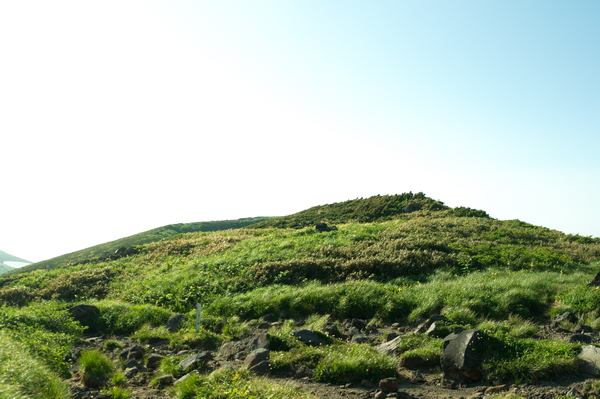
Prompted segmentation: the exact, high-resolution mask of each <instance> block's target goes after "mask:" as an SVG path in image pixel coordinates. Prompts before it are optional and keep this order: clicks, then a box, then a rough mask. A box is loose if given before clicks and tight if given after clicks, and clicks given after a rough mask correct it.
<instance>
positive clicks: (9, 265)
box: [0, 251, 31, 274]
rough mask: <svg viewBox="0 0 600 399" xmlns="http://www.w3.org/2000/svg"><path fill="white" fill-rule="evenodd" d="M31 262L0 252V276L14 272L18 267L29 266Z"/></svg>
mask: <svg viewBox="0 0 600 399" xmlns="http://www.w3.org/2000/svg"><path fill="white" fill-rule="evenodd" d="M30 264H31V262H30V261H28V260H25V259H22V258H18V257H16V256H14V255H11V254H7V253H6V252H4V251H0V274H2V273H5V272H8V271H11V270H14V269H16V268H19V267H23V266H27V265H30Z"/></svg>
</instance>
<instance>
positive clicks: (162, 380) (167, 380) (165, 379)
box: [156, 374, 175, 386]
mask: <svg viewBox="0 0 600 399" xmlns="http://www.w3.org/2000/svg"><path fill="white" fill-rule="evenodd" d="M174 382H175V377H173V376H172V375H171V374H166V375H162V376H160V377H158V378H157V379H156V383H157V384H158V385H159V386H165V385H173V383H174Z"/></svg>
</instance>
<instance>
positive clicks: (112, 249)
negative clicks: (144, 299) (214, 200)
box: [9, 217, 269, 274]
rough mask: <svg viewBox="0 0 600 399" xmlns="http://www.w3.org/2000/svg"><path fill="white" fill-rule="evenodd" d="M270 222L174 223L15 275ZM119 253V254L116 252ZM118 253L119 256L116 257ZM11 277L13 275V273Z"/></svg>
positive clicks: (58, 257)
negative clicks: (186, 236) (183, 236)
mask: <svg viewBox="0 0 600 399" xmlns="http://www.w3.org/2000/svg"><path fill="white" fill-rule="evenodd" d="M267 219H269V218H268V217H255V218H243V219H237V220H220V221H212V222H198V223H180V224H170V225H167V226H163V227H158V228H156V229H152V230H148V231H145V232H142V233H139V234H134V235H131V236H128V237H124V238H120V239H118V240H114V241H110V242H107V243H104V244H99V245H95V246H93V247H90V248H85V249H82V250H79V251H75V252H72V253H69V254H65V255H61V256H57V257H55V258H52V259H48V260H44V261H41V262H36V263H33V264H31V265H28V266H25V267H22V268H20V269H16V270H14V271H12V273H13V274H14V273H26V272H30V271H34V270H38V269H45V270H51V269H55V268H58V267H62V266H66V265H73V264H77V263H82V262H84V263H85V262H88V263H89V262H94V261H95V262H97V261H104V260H108V259H110V258H111V257H113V258H117V257H119V253H118V252H117V251H118V250H120V249H125V250H126V251H125V252H124V253H127V254H130V253H132V249H131V248H132V247H134V246H136V245H142V244H147V243H150V242H155V241H160V240H162V239H165V238H167V237H172V236H174V235H178V234H183V233H190V232H196V231H218V230H227V229H237V228H240V227H244V226H247V225H249V224H253V223H257V222H260V221H264V220H267ZM116 252H117V253H116ZM115 253H116V254H115ZM9 274H11V273H9Z"/></svg>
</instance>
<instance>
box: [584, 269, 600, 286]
mask: <svg viewBox="0 0 600 399" xmlns="http://www.w3.org/2000/svg"><path fill="white" fill-rule="evenodd" d="M599 285H600V272H598V273H597V274H596V277H594V279H593V280H592V281H590V282H589V283H588V285H587V286H588V287H597V286H599Z"/></svg>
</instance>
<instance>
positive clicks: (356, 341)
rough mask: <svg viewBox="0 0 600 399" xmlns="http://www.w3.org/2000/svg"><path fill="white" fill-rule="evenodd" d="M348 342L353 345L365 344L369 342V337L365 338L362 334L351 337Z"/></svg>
mask: <svg viewBox="0 0 600 399" xmlns="http://www.w3.org/2000/svg"><path fill="white" fill-rule="evenodd" d="M350 342H352V343H353V344H366V343H367V342H369V337H367V336H366V335H364V334H355V335H353V336H352V339H351V340H350Z"/></svg>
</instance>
